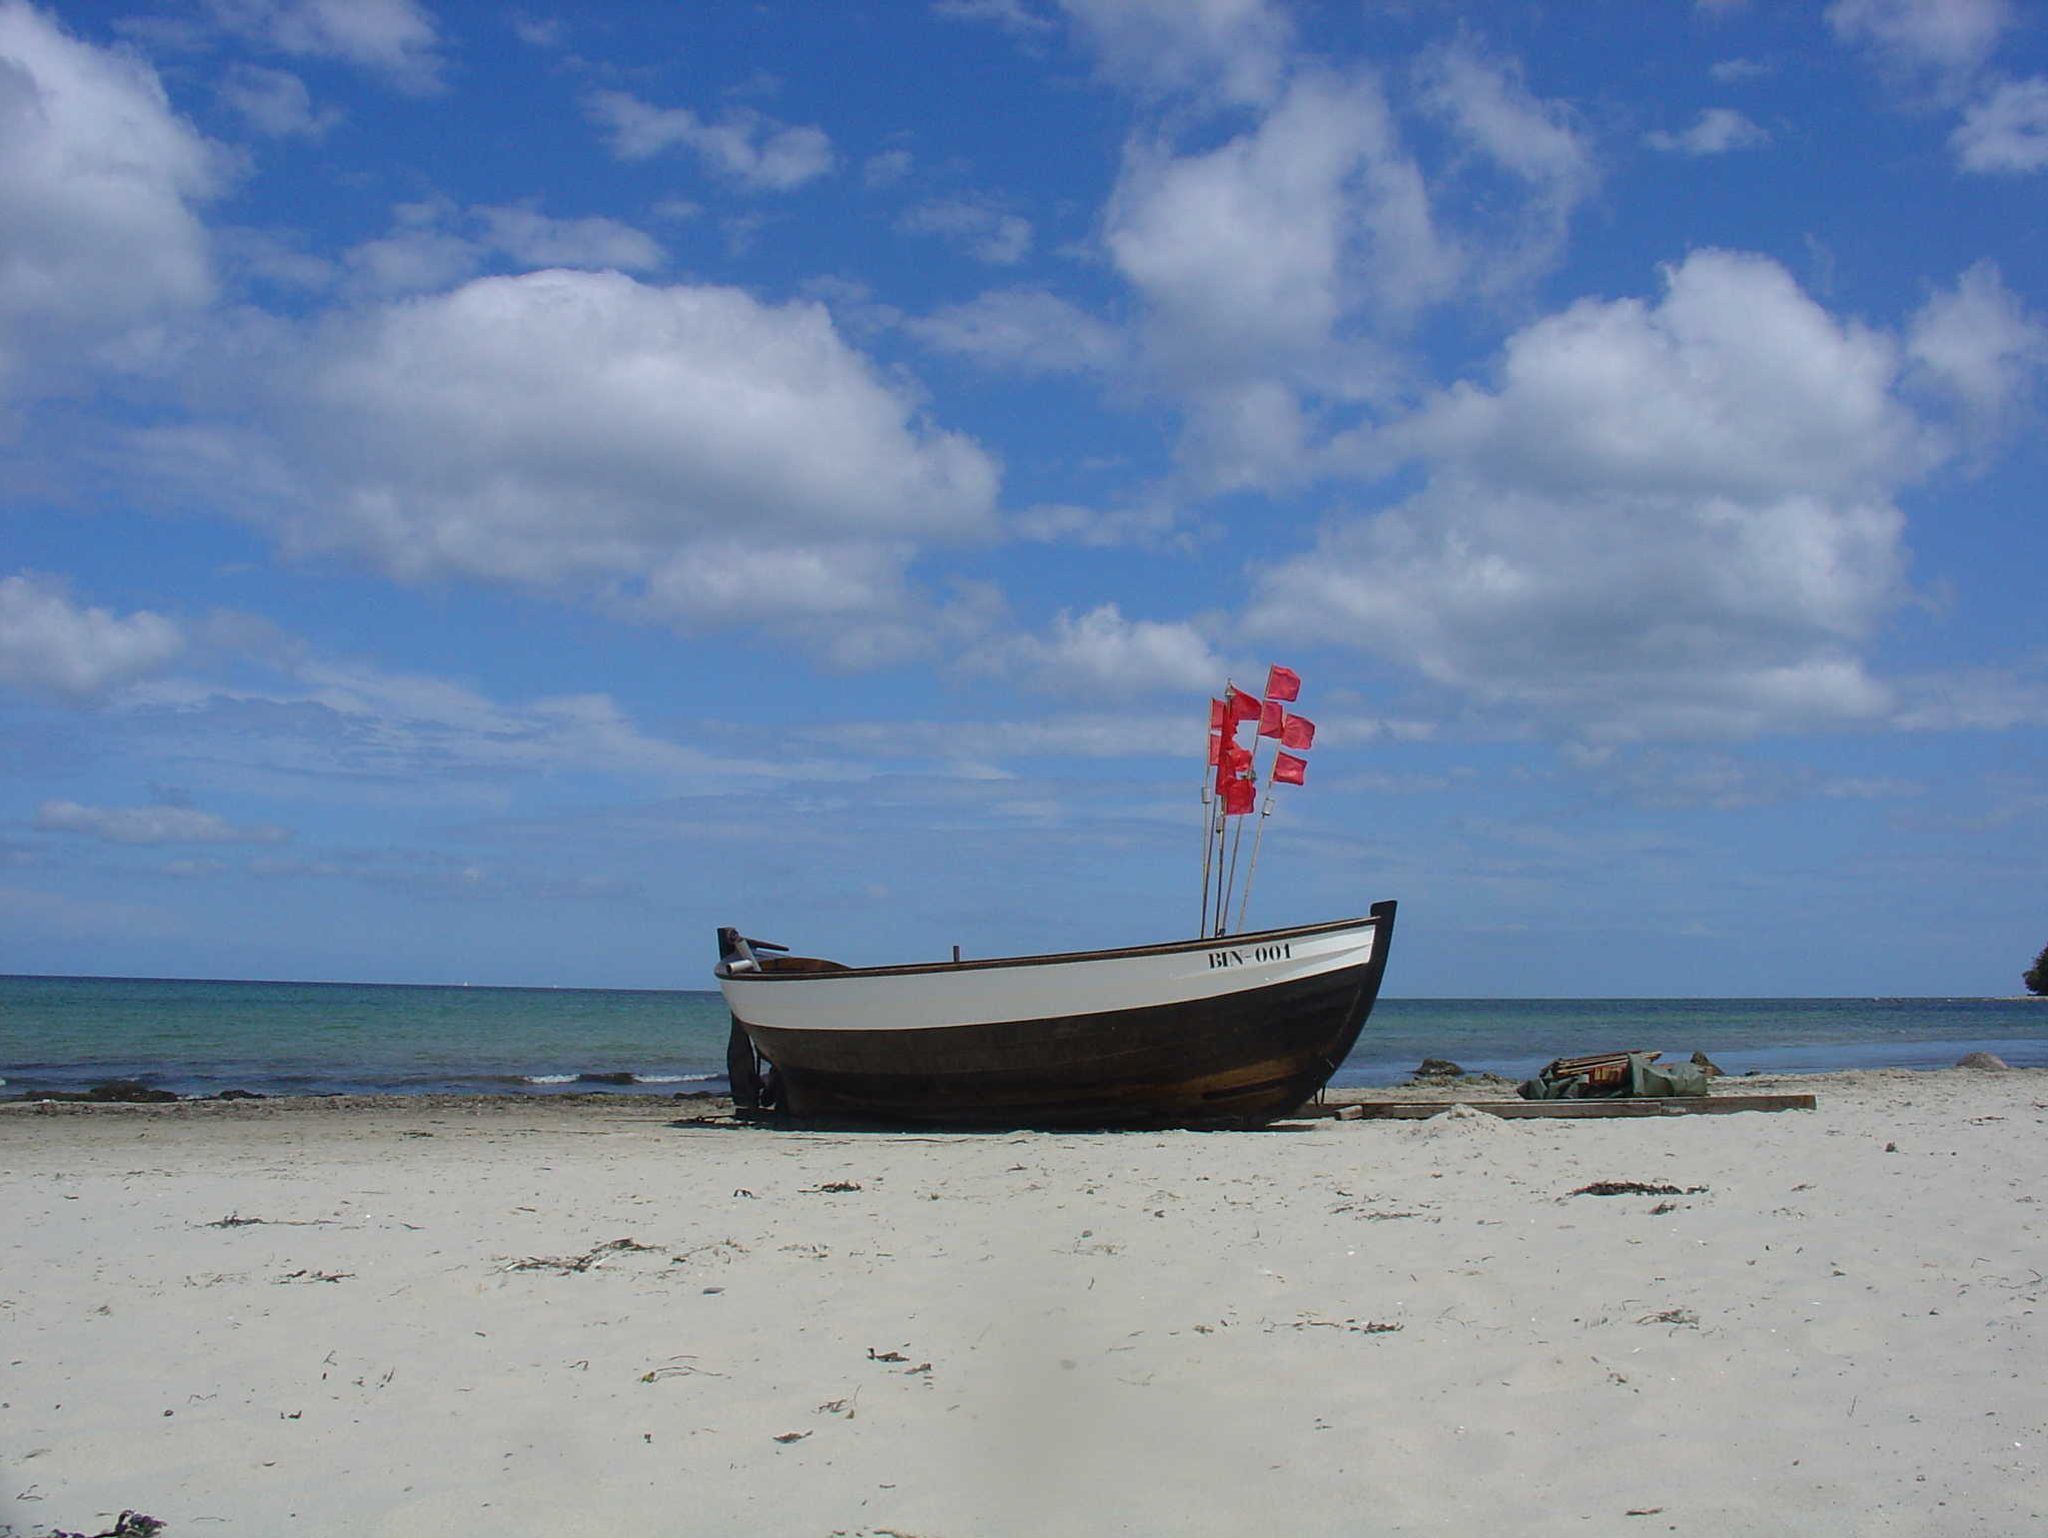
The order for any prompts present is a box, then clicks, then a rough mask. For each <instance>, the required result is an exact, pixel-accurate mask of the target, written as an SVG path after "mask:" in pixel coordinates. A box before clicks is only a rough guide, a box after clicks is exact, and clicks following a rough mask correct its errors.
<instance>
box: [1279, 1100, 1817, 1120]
mask: <svg viewBox="0 0 2048 1538" xmlns="http://www.w3.org/2000/svg"><path fill="white" fill-rule="evenodd" d="M1454 1105H1462V1106H1466V1107H1469V1108H1470V1109H1472V1110H1474V1111H1484V1112H1485V1113H1486V1114H1487V1115H1488V1116H1500V1117H1506V1118H1510V1119H1512V1118H1515V1117H1521V1116H1552V1117H1563V1118H1565V1119H1567V1120H1578V1119H1583V1118H1587V1117H1596V1116H1715V1115H1723V1114H1726V1113H1728V1112H1731V1111H1810V1110H1812V1109H1813V1108H1814V1099H1813V1096H1811V1095H1804V1094H1793V1095H1662V1096H1657V1097H1643V1098H1633V1097H1624V1098H1620V1099H1614V1100H1361V1101H1350V1102H1332V1103H1329V1104H1326V1105H1305V1106H1303V1107H1302V1108H1301V1109H1300V1110H1298V1111H1296V1112H1294V1113H1293V1115H1291V1116H1288V1117H1285V1118H1283V1119H1284V1120H1287V1121H1307V1120H1313V1119H1317V1118H1322V1119H1327V1120H1333V1121H1390V1120H1391V1121H1420V1120H1422V1119H1423V1118H1425V1117H1429V1116H1441V1115H1442V1114H1443V1113H1444V1112H1446V1111H1448V1110H1449V1109H1450V1108H1451V1107H1452V1106H1454Z"/></svg>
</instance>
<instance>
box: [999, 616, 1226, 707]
mask: <svg viewBox="0 0 2048 1538" xmlns="http://www.w3.org/2000/svg"><path fill="white" fill-rule="evenodd" d="M963 665H964V666H965V667H966V668H967V670H968V671H970V672H991V673H1005V674H1016V675H1021V676H1022V677H1023V678H1024V679H1025V680H1026V681H1027V682H1030V683H1033V684H1035V685H1036V686H1038V687H1040V688H1045V689H1052V690H1060V691H1066V690H1082V691H1085V692H1086V693H1089V694H1110V695H1117V696H1127V695H1134V694H1143V693H1147V692H1150V691H1153V690H1161V689H1164V690H1179V691H1186V690H1211V689H1214V688H1216V687H1217V686H1218V680H1220V679H1221V678H1222V677H1223V671H1224V665H1223V663H1222V661H1221V660H1220V659H1219V658H1218V657H1217V655H1216V653H1215V652H1214V651H1213V650H1212V649H1211V648H1210V645H1209V643H1208V641H1207V639H1206V638H1204V637H1203V635H1202V634H1201V633H1200V632H1199V631H1198V630H1196V629H1195V627H1194V626H1192V625H1189V624H1187V623H1185V622H1171V623H1169V622H1162V621H1158V620H1134V619H1126V618H1125V617H1124V613H1123V610H1122V609H1121V608H1119V607H1118V606H1117V605H1116V604H1113V603H1106V604H1102V605H1100V606H1098V607H1096V608H1093V609H1090V610H1088V611H1087V612H1086V613H1083V614H1075V613H1073V612H1072V611H1070V610H1065V609H1063V610H1061V611H1060V612H1059V613H1058V614H1057V615H1055V616H1054V618H1053V622H1052V624H1051V626H1050V627H1049V628H1048V630H1047V631H1046V633H1045V634H1044V635H1011V636H1008V637H1005V638H1004V639H1002V640H1000V641H997V642H993V643H990V644H988V645H985V646H983V647H980V648H978V649H976V650H975V651H973V652H971V653H970V654H968V655H967V656H966V658H965V659H964V661H963Z"/></svg>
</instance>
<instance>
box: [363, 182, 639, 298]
mask: <svg viewBox="0 0 2048 1538" xmlns="http://www.w3.org/2000/svg"><path fill="white" fill-rule="evenodd" d="M494 257H497V258H503V259H504V260H506V261H509V262H511V263H514V264H516V265H518V266H521V267H594V268H616V269H619V270H621V271H627V272H644V271H647V270H649V269H651V268H654V267H658V266H660V265H661V264H662V262H663V261H664V260H665V259H666V253H665V252H664V251H663V250H662V248H661V245H660V243H659V242H658V241H656V240H655V239H654V237H653V236H651V235H648V234H647V233H645V232H644V231H642V230H637V229H634V228H633V227H632V226H631V225H629V224H622V223H621V222H619V221H618V220H616V219H606V218H584V219H556V218H552V217H550V216H549V215H547V214H544V213H542V212H541V211H540V210H539V209H538V208H537V207H535V206H534V205H532V204H530V203H519V204H508V205H498V206H485V207H477V208H469V209H458V208H456V207H455V206H454V205H453V204H451V203H448V202H445V201H427V202H420V203H401V204H399V205H398V206H397V207H396V208H394V209H393V210H392V224H391V229H390V231H389V232H388V233H386V234H384V235H381V236H379V237H377V238H376V239H374V240H366V241H363V242H361V243H359V244H357V245H354V246H351V247H349V249H348V250H347V251H345V252H343V253H342V263H343V266H344V267H345V268H346V269H347V271H348V273H349V277H350V282H349V287H350V288H351V290H352V291H353V292H354V293H356V294H358V295H365V294H366V295H372V296H379V297H382V296H391V295H398V294H416V293H425V292H428V291H431V290H437V289H445V288H449V287H451V286H453V285H455V284H457V283H460V282H462V281H463V280H464V279H466V278H470V277H473V276H475V275H476V273H477V272H479V271H480V270H481V269H483V268H484V267H485V266H486V265H487V264H488V263H489V262H490V261H491V260H492V258H494Z"/></svg>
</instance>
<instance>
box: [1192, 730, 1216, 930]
mask: <svg viewBox="0 0 2048 1538" xmlns="http://www.w3.org/2000/svg"><path fill="white" fill-rule="evenodd" d="M1213 778H1215V771H1214V770H1213V769H1212V770H1210V771H1209V772H1208V773H1207V774H1205V775H1204V776H1203V777H1202V927H1201V928H1200V929H1197V930H1196V931H1195V933H1196V934H1198V935H1206V934H1208V932H1209V856H1210V854H1211V852H1212V846H1211V840H1210V838H1209V799H1210V797H1211V795H1212V794H1213V792H1212V791H1211V790H1210V788H1209V781H1210V780H1211V779H1213Z"/></svg>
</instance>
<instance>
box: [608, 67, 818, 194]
mask: <svg viewBox="0 0 2048 1538" xmlns="http://www.w3.org/2000/svg"><path fill="white" fill-rule="evenodd" d="M586 106H587V108H588V110H589V113H590V116H591V117H592V119H593V120H595V121H596V122H597V123H599V124H600V125H602V126H603V127H605V128H608V129H609V130H610V131H611V143H612V153H613V154H614V155H616V156H618V158H619V159H621V160H647V159H650V158H652V157H653V156H655V155H659V154H661V153H662V152H663V151H664V150H668V149H672V148H675V147H676V146H678V145H680V146H682V147H683V148H685V149H688V150H691V151H692V152H694V153H695V154H696V156H697V157H698V159H699V160H701V161H702V162H703V163H704V165H705V166H706V168H707V169H709V170H711V171H714V172H716V173H718V174H719V175H721V176H725V177H729V178H730V179H732V180H733V181H736V182H738V183H740V184H741V185H742V186H745V187H750V188H753V189H755V190H757V191H765V192H788V191H790V190H792V189H793V188H797V187H801V186H803V185H804V183H806V182H809V181H815V180H816V179H817V178H818V177H820V176H824V175H826V174H827V173H829V172H830V171H831V170H832V168H833V165H834V159H835V157H834V156H833V153H832V141H831V139H830V138H828V137H827V136H826V134H825V132H824V130H822V129H819V128H811V127H793V126H791V125H789V124H786V123H778V122H777V121H775V119H773V118H770V117H766V116H764V115H763V114H761V113H759V112H756V111H755V110H753V109H752V108H751V107H736V108H733V109H731V110H730V111H728V112H727V113H726V115H725V116H724V117H723V118H721V119H720V120H719V121H717V122H715V123H714V122H709V121H707V120H705V119H703V118H700V117H699V116H698V115H697V114H696V113H694V112H692V111H691V110H690V109H689V108H687V107H656V106H652V105H650V104H649V103H647V102H643V101H641V100H639V99H638V98H637V97H634V96H630V95H628V94H627V93H625V92H624V91H594V92H592V93H591V94H590V96H589V98H588V100H587V102H586Z"/></svg>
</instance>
